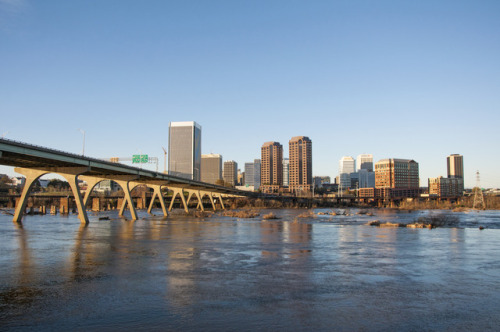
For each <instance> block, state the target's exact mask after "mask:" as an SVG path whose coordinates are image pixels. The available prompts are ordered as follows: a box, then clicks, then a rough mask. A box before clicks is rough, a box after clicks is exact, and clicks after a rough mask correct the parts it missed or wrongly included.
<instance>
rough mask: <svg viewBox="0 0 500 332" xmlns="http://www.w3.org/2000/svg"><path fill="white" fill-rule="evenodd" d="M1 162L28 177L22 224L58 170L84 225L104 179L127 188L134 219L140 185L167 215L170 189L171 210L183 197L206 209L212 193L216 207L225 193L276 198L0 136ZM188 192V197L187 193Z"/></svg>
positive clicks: (20, 206)
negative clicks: (43, 182) (30, 203)
mask: <svg viewBox="0 0 500 332" xmlns="http://www.w3.org/2000/svg"><path fill="white" fill-rule="evenodd" d="M0 165H6V166H13V167H15V169H14V170H15V171H16V172H17V173H20V174H22V175H24V176H25V177H26V182H25V184H24V188H23V191H22V193H21V196H20V198H19V202H18V203H17V204H16V208H15V213H14V219H13V221H14V222H17V223H20V222H21V220H22V216H23V213H24V211H25V209H26V203H27V198H28V196H29V193H30V191H31V189H32V187H33V185H34V184H35V182H36V180H38V179H39V178H40V177H41V176H43V175H45V174H49V173H56V174H59V175H60V176H62V177H63V178H64V179H66V181H68V183H69V185H70V187H71V190H72V192H73V195H74V199H75V203H76V206H77V209H78V217H79V219H80V221H81V222H82V223H84V224H88V222H89V219H88V216H87V211H86V209H85V207H86V205H87V202H88V200H89V198H90V194H91V192H92V190H93V189H94V187H95V186H96V185H97V184H98V183H99V182H101V181H104V180H113V181H115V182H116V183H118V185H120V187H121V188H122V189H123V192H124V196H125V197H124V199H123V203H122V205H121V207H120V212H119V214H120V215H121V216H122V215H123V212H124V210H125V207H126V205H128V207H129V210H130V214H131V217H132V220H137V212H136V209H135V206H134V204H133V200H132V197H131V195H130V192H131V190H132V189H134V188H135V187H136V186H138V185H146V186H147V187H149V188H152V189H153V197H152V199H151V202H150V205H149V208H148V213H150V212H151V209H152V208H153V205H154V203H155V200H156V199H157V198H158V199H159V201H160V204H161V207H162V210H163V214H164V216H167V214H168V213H167V207H166V205H165V200H164V197H163V195H162V189H165V188H167V189H168V190H171V191H172V192H173V195H172V199H171V201H170V206H169V207H168V211H170V210H172V207H173V204H174V201H175V199H176V198H177V197H179V198H180V200H181V202H182V205H183V207H184V210H185V211H186V212H188V204H189V202H190V200H191V199H192V198H193V197H194V198H196V199H197V200H198V205H197V208H199V209H201V210H204V207H203V203H202V199H203V198H204V197H205V196H208V198H209V199H210V202H211V204H212V207H213V209H214V210H215V209H216V205H215V202H214V198H218V199H219V202H220V204H221V207H222V209H224V203H223V200H222V197H223V196H222V195H225V196H227V195H231V196H246V197H253V198H258V197H262V198H273V197H275V196H273V195H265V194H259V193H254V192H249V191H243V190H237V189H234V188H227V187H223V186H217V185H213V184H209V183H204V182H200V181H193V180H189V179H185V178H180V177H176V176H172V175H168V174H164V173H158V172H154V171H149V170H144V169H142V168H137V167H132V166H128V165H123V164H118V163H113V162H109V161H103V160H100V159H96V158H89V157H85V156H82V155H77V154H73V153H68V152H64V151H58V150H54V149H49V148H45V147H41V146H36V145H31V144H26V143H22V142H17V141H12V140H8V139H4V138H1V139H0ZM78 180H83V181H85V182H86V183H87V190H86V191H85V194H84V195H82V193H81V192H80V188H79V187H78ZM185 192H187V194H188V197H187V199H186V197H185V196H184V193H185Z"/></svg>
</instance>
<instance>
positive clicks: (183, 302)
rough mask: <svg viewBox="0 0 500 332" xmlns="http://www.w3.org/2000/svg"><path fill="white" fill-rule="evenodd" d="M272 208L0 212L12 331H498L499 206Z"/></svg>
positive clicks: (0, 289)
mask: <svg viewBox="0 0 500 332" xmlns="http://www.w3.org/2000/svg"><path fill="white" fill-rule="evenodd" d="M325 211H329V210H326V209H316V210H315V212H325ZM268 212H269V211H262V212H261V216H260V217H257V218H253V219H238V218H232V217H223V216H221V215H219V214H216V215H214V216H212V217H207V218H194V217H192V216H186V215H182V214H180V213H177V214H172V215H170V216H169V217H168V218H162V217H159V216H149V215H147V214H146V213H145V212H143V211H139V220H137V221H135V222H133V221H129V220H126V219H122V218H119V217H118V216H117V212H116V211H111V212H101V213H99V214H94V215H93V214H90V215H89V218H90V224H89V225H88V226H87V227H83V226H81V225H80V223H79V220H78V218H77V216H76V215H70V216H60V215H57V216H50V215H45V216H26V217H25V218H24V220H23V224H22V226H17V225H15V224H14V223H12V221H11V220H12V216H8V215H0V330H8V331H10V330H37V331H47V330H51V331H52V330H59V331H68V330H73V331H74V330H76V331H89V330H91V331H92V330H99V331H116V330H124V329H127V330H128V329H130V330H162V331H199V330H203V331H221V330H224V331H228V330H230V331H235V330H238V331H250V330H261V331H280V330H281V331H311V330H321V331H352V330H361V331H387V330H393V331H394V330H397V331H422V330H431V331H443V330H448V331H471V330H473V331H484V330H498V327H499V326H500V315H499V314H498V310H499V309H498V308H500V212H498V211H481V212H469V213H467V212H459V213H458V212H456V213H453V212H450V211H415V212H411V213H408V212H397V211H391V210H373V211H371V212H373V213H374V216H367V215H356V212H358V211H357V210H356V209H352V210H349V211H347V213H346V214H349V215H337V216H329V215H325V216H323V215H321V216H317V215H316V216H314V217H312V216H311V217H307V218H299V217H298V216H299V215H300V214H302V213H304V210H293V209H291V210H273V211H272V212H274V213H275V214H276V215H277V216H278V217H279V218H280V219H277V220H267V221H264V220H263V219H262V215H264V214H265V213H268ZM337 212H339V211H337ZM340 212H342V211H340ZM156 213H158V214H159V211H156ZM436 214H440V215H446V216H450V218H454V220H456V223H455V225H454V226H453V227H443V228H436V229H410V228H379V227H373V226H367V225H365V224H366V223H367V222H368V221H370V220H374V219H378V220H380V221H390V222H395V221H396V222H411V221H413V220H416V219H418V218H420V217H422V216H429V215H436ZM103 216H108V217H109V218H110V220H99V217H103ZM479 226H483V227H484V229H483V230H480V229H479Z"/></svg>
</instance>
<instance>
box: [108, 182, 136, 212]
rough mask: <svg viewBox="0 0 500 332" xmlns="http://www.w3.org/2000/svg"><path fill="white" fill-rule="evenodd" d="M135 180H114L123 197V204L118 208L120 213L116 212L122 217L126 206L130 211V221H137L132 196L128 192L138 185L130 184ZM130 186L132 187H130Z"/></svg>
mask: <svg viewBox="0 0 500 332" xmlns="http://www.w3.org/2000/svg"><path fill="white" fill-rule="evenodd" d="M133 179H135V177H130V178H129V179H126V180H123V179H122V180H117V179H114V180H113V181H115V182H116V183H118V185H119V186H120V187H122V189H123V193H124V197H123V203H122V206H121V207H120V211H119V212H118V215H119V216H121V217H123V212H124V211H125V207H126V206H127V204H128V208H129V210H130V215H131V217H132V220H137V211H136V210H135V205H134V201H133V200H132V196H131V195H130V192H131V191H132V189H134V187H136V186H137V185H138V183H135V182H132V180H133ZM131 185H132V186H131Z"/></svg>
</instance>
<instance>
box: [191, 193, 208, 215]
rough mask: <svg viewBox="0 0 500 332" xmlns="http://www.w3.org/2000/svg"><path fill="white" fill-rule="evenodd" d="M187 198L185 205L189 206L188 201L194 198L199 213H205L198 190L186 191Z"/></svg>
mask: <svg viewBox="0 0 500 332" xmlns="http://www.w3.org/2000/svg"><path fill="white" fill-rule="evenodd" d="M188 192H189V196H188V199H187V204H188V205H189V201H190V200H191V198H192V197H193V196H196V199H197V200H198V205H196V208H197V209H200V210H201V211H205V208H204V207H203V203H202V201H201V195H200V191H199V190H188Z"/></svg>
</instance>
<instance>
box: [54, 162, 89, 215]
mask: <svg viewBox="0 0 500 332" xmlns="http://www.w3.org/2000/svg"><path fill="white" fill-rule="evenodd" d="M86 171H88V168H87V167H62V168H58V171H57V173H58V174H59V175H62V177H63V178H65V179H66V181H68V183H69V186H70V187H71V191H73V196H74V197H75V203H76V208H77V209H78V218H79V219H80V222H81V223H82V224H88V223H89V218H88V217H87V211H86V210H85V207H84V205H83V199H82V195H81V194H80V188H78V175H80V174H81V173H83V172H86Z"/></svg>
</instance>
